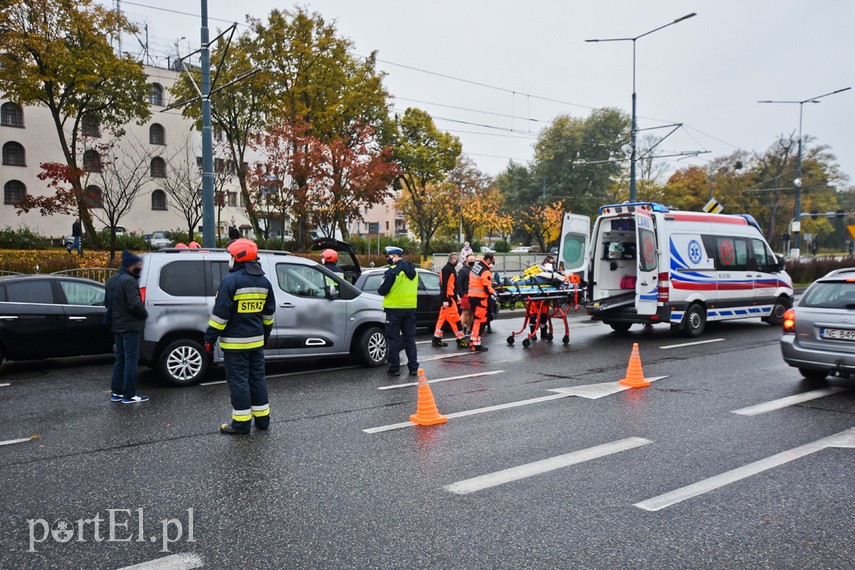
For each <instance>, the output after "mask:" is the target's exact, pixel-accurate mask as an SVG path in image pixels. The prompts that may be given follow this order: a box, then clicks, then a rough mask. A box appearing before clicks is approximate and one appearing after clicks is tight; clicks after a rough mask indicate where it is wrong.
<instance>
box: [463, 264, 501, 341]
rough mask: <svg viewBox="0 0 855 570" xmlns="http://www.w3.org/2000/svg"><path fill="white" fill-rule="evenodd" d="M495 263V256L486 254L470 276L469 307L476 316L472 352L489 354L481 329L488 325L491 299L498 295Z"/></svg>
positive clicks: (473, 327) (473, 268) (470, 338)
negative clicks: (494, 270)
mask: <svg viewBox="0 0 855 570" xmlns="http://www.w3.org/2000/svg"><path fill="white" fill-rule="evenodd" d="M495 262H496V256H495V255H494V254H492V253H485V254H484V257H483V258H481V259H479V260H478V261H476V262H475V265H473V266H472V271H471V272H470V274H469V305H470V306H471V308H472V312H473V313H474V314H475V324H473V325H472V336H470V337H469V345H470V346H471V347H472V352H487V347H485V346H481V327H482V326H484V325H485V324H486V323H487V309H488V306H489V305H488V301H489V297H490V296H491V295H495V294H496V290H495V289H493V272H492V271H491V269H492V267H493V264H494V263H495Z"/></svg>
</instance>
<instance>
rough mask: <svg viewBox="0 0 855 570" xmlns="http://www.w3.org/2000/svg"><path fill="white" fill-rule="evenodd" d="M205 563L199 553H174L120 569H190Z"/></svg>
mask: <svg viewBox="0 0 855 570" xmlns="http://www.w3.org/2000/svg"><path fill="white" fill-rule="evenodd" d="M204 565H205V564H204V563H203V562H202V557H201V556H199V555H198V554H172V555H170V556H164V557H163V558H156V559H154V560H149V561H148V562H141V563H140V564H134V565H133V566H125V567H124V568H119V570H190V569H191V568H201V567H202V566H204Z"/></svg>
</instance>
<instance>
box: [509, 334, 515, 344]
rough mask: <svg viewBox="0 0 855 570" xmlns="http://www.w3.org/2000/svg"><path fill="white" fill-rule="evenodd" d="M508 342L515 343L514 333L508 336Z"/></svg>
mask: <svg viewBox="0 0 855 570" xmlns="http://www.w3.org/2000/svg"><path fill="white" fill-rule="evenodd" d="M508 344H514V335H511V336H509V337H508Z"/></svg>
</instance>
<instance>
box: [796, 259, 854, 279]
mask: <svg viewBox="0 0 855 570" xmlns="http://www.w3.org/2000/svg"><path fill="white" fill-rule="evenodd" d="M843 267H855V258H852V257H846V258H843V259H835V258H819V259H811V260H809V261H788V262H787V273H789V274H790V277H792V278H793V283H798V284H800V285H807V284H809V283H813V282H814V281H816V280H817V279H819V278H820V277H822V276H823V275H825V274H826V273H828V272H829V271H833V270H835V269H841V268H843Z"/></svg>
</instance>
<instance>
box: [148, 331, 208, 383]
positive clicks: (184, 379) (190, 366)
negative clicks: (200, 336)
mask: <svg viewBox="0 0 855 570" xmlns="http://www.w3.org/2000/svg"><path fill="white" fill-rule="evenodd" d="M208 362H209V359H208V355H207V354H205V349H204V347H203V346H202V344H201V343H200V342H198V341H196V340H193V339H190V338H180V339H178V340H175V341H173V342H171V343H169V345H167V346H166V348H164V349H163V350H161V351H160V357H159V358H158V359H157V370H158V372H160V376H161V377H162V378H163V379H164V380H166V381H167V382H169V383H170V384H172V385H173V386H191V385H193V384H196V383H197V382H199V381H200V380H201V379H202V378H204V377H205V373H206V372H207V371H208Z"/></svg>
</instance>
